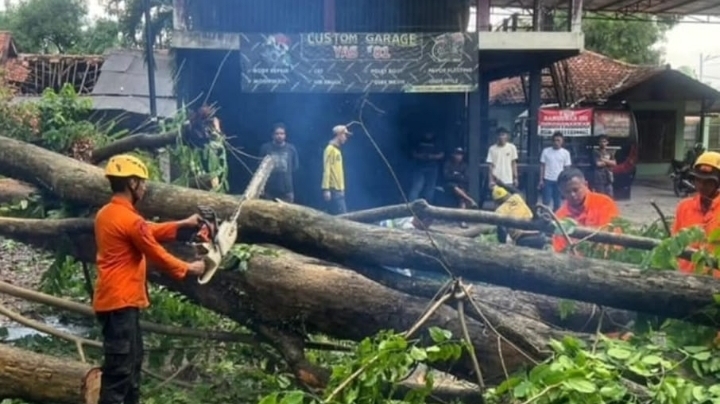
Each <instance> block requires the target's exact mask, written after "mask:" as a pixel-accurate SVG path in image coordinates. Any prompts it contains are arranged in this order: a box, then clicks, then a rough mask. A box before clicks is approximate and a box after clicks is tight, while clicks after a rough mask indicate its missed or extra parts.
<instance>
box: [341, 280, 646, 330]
mask: <svg viewBox="0 0 720 404" xmlns="http://www.w3.org/2000/svg"><path fill="white" fill-rule="evenodd" d="M354 269H356V270H357V271H358V272H360V273H362V274H363V275H365V276H367V277H368V278H370V279H372V280H374V281H376V282H379V283H381V284H383V285H385V286H387V287H389V288H392V289H395V290H399V291H401V292H405V293H409V294H413V295H416V296H424V297H427V298H432V297H433V296H435V294H436V293H437V291H438V290H439V289H440V287H441V286H442V285H443V284H442V282H441V281H439V280H436V279H432V278H430V277H424V276H420V277H418V276H415V277H407V276H404V275H400V274H398V273H395V272H391V271H388V270H385V269H381V268H369V267H363V266H356V267H354ZM426 275H430V274H426ZM471 297H472V298H473V299H474V300H475V301H477V302H482V303H483V304H484V305H486V306H489V307H492V308H493V309H495V310H497V311H498V312H503V313H508V312H510V313H513V314H515V315H520V316H522V317H525V318H530V319H536V320H539V321H542V322H545V323H549V324H552V325H553V326H557V327H562V328H564V329H567V330H572V331H575V332H595V331H596V330H597V331H600V332H614V331H618V330H619V329H622V328H624V327H626V326H627V325H628V324H630V323H631V322H632V321H634V320H635V318H636V315H635V313H634V312H630V311H624V310H617V309H611V308H604V309H600V308H598V307H597V306H595V305H593V304H590V303H584V302H578V301H563V300H561V299H557V298H554V297H550V296H544V295H537V294H534V293H527V292H521V291H517V290H512V289H509V288H504V287H499V286H491V285H487V284H482V283H473V284H472V289H471ZM469 315H470V316H471V317H475V318H477V319H478V320H482V318H480V317H479V316H478V315H477V314H476V313H474V312H471V313H469Z"/></svg>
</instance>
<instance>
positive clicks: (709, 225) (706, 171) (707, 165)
mask: <svg viewBox="0 0 720 404" xmlns="http://www.w3.org/2000/svg"><path fill="white" fill-rule="evenodd" d="M692 175H693V177H694V182H695V189H696V190H697V193H696V194H695V195H693V196H690V197H688V198H685V199H683V200H682V201H680V203H679V204H678V206H677V209H676V211H675V223H674V224H673V229H672V233H673V235H675V234H677V233H679V232H680V231H681V230H683V229H687V228H690V227H693V226H699V227H701V228H702V229H703V231H704V232H705V236H706V237H707V238H710V235H711V234H712V233H713V232H714V231H715V230H717V229H718V228H720V216H719V215H720V198H718V189H719V188H720V153H717V152H705V153H703V154H701V155H700V156H698V158H697V160H695V164H694V165H693V171H692ZM713 244H716V243H713ZM691 247H693V248H708V247H710V246H709V245H707V244H706V245H702V244H700V243H698V244H696V245H693V246H691ZM712 248H717V245H712ZM678 266H679V267H680V271H681V272H684V273H693V272H695V266H694V265H693V263H692V262H691V261H688V260H685V259H678ZM704 273H709V269H705V270H704ZM713 276H714V277H716V278H720V271H718V270H715V271H713Z"/></svg>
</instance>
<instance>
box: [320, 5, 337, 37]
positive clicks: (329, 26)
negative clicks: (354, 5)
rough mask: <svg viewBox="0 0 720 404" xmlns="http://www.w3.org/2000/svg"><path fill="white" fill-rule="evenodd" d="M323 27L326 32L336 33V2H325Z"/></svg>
mask: <svg viewBox="0 0 720 404" xmlns="http://www.w3.org/2000/svg"><path fill="white" fill-rule="evenodd" d="M323 26H324V28H325V32H335V0H323Z"/></svg>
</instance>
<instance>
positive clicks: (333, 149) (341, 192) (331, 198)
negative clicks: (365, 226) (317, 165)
mask: <svg viewBox="0 0 720 404" xmlns="http://www.w3.org/2000/svg"><path fill="white" fill-rule="evenodd" d="M350 135H352V133H351V132H350V131H349V130H348V128H347V126H345V125H337V126H335V127H334V128H333V138H332V140H331V141H330V143H328V145H327V147H325V152H323V177H322V190H323V199H325V202H327V203H328V204H329V211H330V213H331V214H334V215H339V214H343V213H345V212H347V206H346V205H345V172H344V170H343V159H342V151H341V150H340V148H341V147H342V145H344V144H345V142H346V141H347V139H348V136H350Z"/></svg>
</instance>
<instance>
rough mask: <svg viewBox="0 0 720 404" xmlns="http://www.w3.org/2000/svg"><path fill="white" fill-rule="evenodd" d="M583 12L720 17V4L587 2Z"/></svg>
mask: <svg viewBox="0 0 720 404" xmlns="http://www.w3.org/2000/svg"><path fill="white" fill-rule="evenodd" d="M490 5H491V6H492V7H500V8H512V7H520V8H527V7H528V2H526V1H523V0H490ZM567 5H568V0H549V1H547V2H545V3H543V6H544V7H547V8H550V9H553V8H555V9H563V8H566V7H567ZM583 11H600V12H615V13H623V14H625V13H627V14H633V13H647V14H659V15H681V16H686V15H698V16H720V2H719V1H717V0H585V1H584V2H583ZM630 17H632V16H630Z"/></svg>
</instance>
